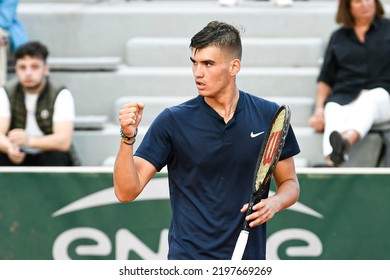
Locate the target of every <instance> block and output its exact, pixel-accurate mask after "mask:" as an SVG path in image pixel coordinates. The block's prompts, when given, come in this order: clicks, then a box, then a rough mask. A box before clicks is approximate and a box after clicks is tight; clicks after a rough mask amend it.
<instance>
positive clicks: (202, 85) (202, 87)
mask: <svg viewBox="0 0 390 280" xmlns="http://www.w3.org/2000/svg"><path fill="white" fill-rule="evenodd" d="M196 87H197V88H198V90H203V89H205V88H206V84H205V83H202V82H199V81H196Z"/></svg>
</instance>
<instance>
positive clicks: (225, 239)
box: [135, 91, 300, 260]
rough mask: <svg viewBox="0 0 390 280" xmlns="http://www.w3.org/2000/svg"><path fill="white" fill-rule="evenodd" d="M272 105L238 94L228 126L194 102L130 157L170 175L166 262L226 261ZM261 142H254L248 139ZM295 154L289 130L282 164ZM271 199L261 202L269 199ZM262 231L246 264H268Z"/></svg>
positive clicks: (163, 121)
mask: <svg viewBox="0 0 390 280" xmlns="http://www.w3.org/2000/svg"><path fill="white" fill-rule="evenodd" d="M278 108H279V105H277V104H276V103H273V102H270V101H267V100H265V99H262V98H259V97H255V96H253V95H250V94H247V93H245V92H243V91H240V97H239V101H238V104H237V108H236V111H235V114H234V116H233V118H232V119H231V120H230V121H229V122H228V123H227V124H226V123H225V122H224V120H223V118H222V117H221V116H219V115H218V114H217V113H216V112H215V111H214V110H213V109H212V108H211V107H210V106H209V105H208V104H207V103H206V102H205V101H204V98H203V97H202V96H197V97H196V98H193V99H191V100H189V101H187V102H185V103H183V104H181V105H178V106H174V107H171V108H167V109H165V110H164V111H163V112H162V113H161V114H160V115H159V116H158V117H157V118H156V119H155V121H154V122H153V123H152V125H151V126H150V128H149V130H148V132H147V133H146V135H145V137H144V139H143V141H142V143H141V144H140V146H139V148H138V149H137V151H136V153H135V155H136V156H139V157H142V158H144V159H146V160H147V161H149V162H150V163H152V164H153V165H154V166H155V167H156V168H157V170H161V169H162V168H163V167H164V166H165V165H167V168H168V180H169V191H170V201H171V207H172V222H171V225H170V229H169V253H168V259H181V260H191V259H198V260H200V259H230V258H231V256H232V252H233V249H234V246H235V243H236V241H237V238H238V235H239V232H240V231H241V229H242V226H243V221H244V216H245V215H244V214H243V213H241V212H240V209H241V207H242V205H243V204H245V203H247V202H248V200H249V197H250V194H251V188H252V181H253V176H254V173H255V166H256V163H257V158H258V154H259V151H260V148H261V144H262V142H263V138H264V135H265V133H262V134H259V133H260V132H263V131H264V132H265V131H266V130H267V129H268V127H269V125H270V122H271V119H272V117H273V115H274V113H275V112H276V110H277V109H278ZM252 133H253V134H259V135H258V136H257V137H255V138H252V137H251V134H252ZM299 152H300V149H299V146H298V143H297V141H296V138H295V135H294V132H293V130H292V128H291V127H290V131H289V133H288V136H287V140H286V144H285V147H284V149H283V152H282V155H281V157H280V159H281V160H282V159H285V158H288V157H292V156H294V155H296V154H298V153H299ZM267 195H268V193H267V194H266V196H267ZM265 231H266V225H262V226H260V227H257V228H255V229H251V233H250V235H249V240H248V246H247V249H246V251H245V253H244V259H265V244H266V232H265Z"/></svg>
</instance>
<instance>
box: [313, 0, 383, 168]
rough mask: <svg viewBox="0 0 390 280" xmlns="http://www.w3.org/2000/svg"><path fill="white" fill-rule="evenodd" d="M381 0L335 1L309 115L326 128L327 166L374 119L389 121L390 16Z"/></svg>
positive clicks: (338, 161)
mask: <svg viewBox="0 0 390 280" xmlns="http://www.w3.org/2000/svg"><path fill="white" fill-rule="evenodd" d="M384 15H385V10H384V8H383V5H382V3H381V2H380V1H379V0H342V1H339V4H338V11H337V14H336V22H337V23H338V24H340V25H341V26H340V27H339V28H338V29H337V30H335V31H334V32H333V34H332V35H331V37H330V40H329V43H328V46H327V49H326V51H325V55H324V62H323V65H322V68H321V71H320V74H319V76H318V83H317V94H316V101H315V106H316V109H315V111H314V113H313V115H312V116H311V117H310V119H309V124H310V126H311V127H312V128H313V129H314V130H315V131H317V132H322V131H324V136H323V137H324V138H323V154H324V157H325V159H326V161H327V163H328V165H330V166H340V165H342V164H343V163H344V162H345V161H346V160H348V152H349V150H350V148H351V147H352V146H353V145H354V144H355V143H357V142H358V141H360V139H362V138H364V137H365V136H366V135H367V133H368V131H369V130H370V129H371V127H372V126H373V125H374V124H380V123H384V122H388V121H390V95H389V94H390V19H388V18H385V17H384Z"/></svg>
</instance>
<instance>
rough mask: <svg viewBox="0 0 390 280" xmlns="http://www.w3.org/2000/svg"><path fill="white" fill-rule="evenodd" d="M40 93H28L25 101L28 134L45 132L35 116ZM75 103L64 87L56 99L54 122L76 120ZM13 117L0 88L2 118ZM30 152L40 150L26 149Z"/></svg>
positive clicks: (39, 134)
mask: <svg viewBox="0 0 390 280" xmlns="http://www.w3.org/2000/svg"><path fill="white" fill-rule="evenodd" d="M38 97H39V95H38V94H31V93H26V94H25V97H24V102H25V104H26V109H27V119H26V128H25V131H26V134H27V135H28V136H43V135H44V133H43V132H42V131H41V129H40V128H39V126H38V123H37V120H36V118H35V112H36V107H37V101H38ZM75 115H76V113H75V105H74V100H73V96H72V94H71V92H70V91H69V90H68V89H63V90H61V91H60V93H59V94H58V96H57V98H56V101H55V102H54V112H53V124H54V123H57V122H61V121H74V120H75ZM10 117H11V105H10V102H9V99H8V96H7V93H6V92H5V90H4V88H0V118H10ZM25 151H26V152H28V153H36V152H38V151H39V150H36V149H25Z"/></svg>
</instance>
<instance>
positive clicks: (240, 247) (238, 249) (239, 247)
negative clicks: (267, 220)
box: [232, 230, 249, 261]
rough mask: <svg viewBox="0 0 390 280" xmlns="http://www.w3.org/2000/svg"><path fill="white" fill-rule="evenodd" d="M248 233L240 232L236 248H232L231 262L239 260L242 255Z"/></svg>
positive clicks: (245, 231)
mask: <svg viewBox="0 0 390 280" xmlns="http://www.w3.org/2000/svg"><path fill="white" fill-rule="evenodd" d="M248 236H249V231H247V230H242V231H241V232H240V235H239V236H238V239H237V242H236V247H235V248H234V251H233V255H232V260H233V261H236V260H241V259H242V256H243V255H244V251H245V247H246V243H247V241H248Z"/></svg>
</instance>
